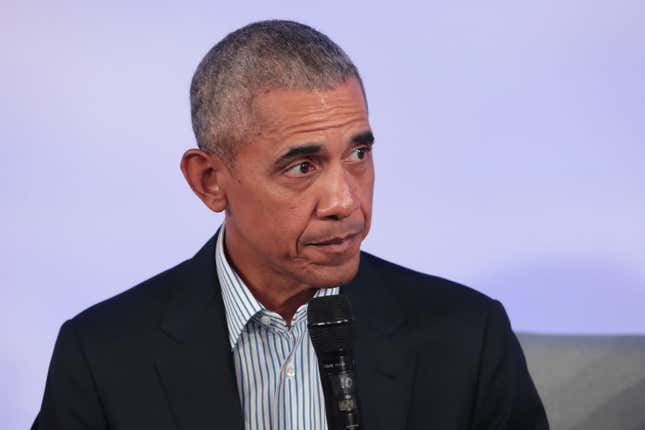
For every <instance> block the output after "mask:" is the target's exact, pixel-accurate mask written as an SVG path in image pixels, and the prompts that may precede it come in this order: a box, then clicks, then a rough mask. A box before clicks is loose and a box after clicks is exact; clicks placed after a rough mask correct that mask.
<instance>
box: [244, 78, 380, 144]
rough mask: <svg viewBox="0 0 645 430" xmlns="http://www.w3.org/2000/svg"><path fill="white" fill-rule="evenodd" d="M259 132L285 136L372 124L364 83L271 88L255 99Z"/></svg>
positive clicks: (351, 82) (265, 135) (273, 135)
mask: <svg viewBox="0 0 645 430" xmlns="http://www.w3.org/2000/svg"><path fill="white" fill-rule="evenodd" d="M253 111H254V114H255V117H256V118H255V119H256V136H264V137H266V138H270V139H271V138H278V139H284V138H286V137H287V136H288V135H293V134H296V133H306V132H316V131H325V130H330V131H331V130H332V129H341V128H344V127H348V126H350V125H351V123H364V125H365V126H369V122H368V116H367V109H366V106H365V100H364V97H363V93H362V90H361V87H360V83H359V82H358V81H357V80H356V79H354V80H351V79H350V80H348V81H347V82H346V83H344V84H342V85H340V86H338V87H336V88H334V89H331V90H271V91H266V92H264V93H262V94H260V95H258V96H257V97H256V98H255V99H254V103H253Z"/></svg>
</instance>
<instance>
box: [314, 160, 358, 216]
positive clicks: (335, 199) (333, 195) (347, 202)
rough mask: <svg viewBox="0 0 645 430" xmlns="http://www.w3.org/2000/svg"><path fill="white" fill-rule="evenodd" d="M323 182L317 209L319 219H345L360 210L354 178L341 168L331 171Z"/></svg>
mask: <svg viewBox="0 0 645 430" xmlns="http://www.w3.org/2000/svg"><path fill="white" fill-rule="evenodd" d="M325 176H326V177H325V180H324V181H321V183H320V186H321V190H320V198H319V200H318V206H317V208H316V214H317V215H318V217H319V218H327V219H343V218H346V217H348V216H350V215H351V214H352V212H354V211H355V210H356V209H358V207H359V205H360V202H359V200H358V198H357V196H356V193H355V187H354V184H353V182H352V176H351V175H350V174H349V173H348V172H347V171H345V169H343V168H342V167H341V166H338V167H337V168H335V169H330V170H329V171H328V172H327V174H326V175H325Z"/></svg>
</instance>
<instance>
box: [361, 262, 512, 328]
mask: <svg viewBox="0 0 645 430" xmlns="http://www.w3.org/2000/svg"><path fill="white" fill-rule="evenodd" d="M361 264H364V266H365V268H366V269H367V270H368V271H369V272H371V273H373V275H375V279H379V280H381V281H382V282H383V284H384V285H385V288H386V289H387V290H388V291H389V293H390V294H391V295H392V296H393V297H395V298H396V300H397V301H398V302H399V303H400V304H401V305H402V306H403V307H404V309H405V310H406V311H407V312H411V313H415V311H418V312H423V313H432V314H433V315H455V314H472V313H475V314H481V313H484V314H485V313H488V312H489V311H490V310H491V308H494V307H496V306H498V305H499V303H498V302H497V301H496V300H494V299H493V298H491V297H489V296H487V295H486V294H484V293H482V292H480V291H477V290H475V289H473V288H470V287H468V286H465V285H463V284H460V283H458V282H455V281H451V280H449V279H445V278H442V277H439V276H435V275H429V274H426V273H422V272H418V271H416V270H412V269H409V268H407V267H403V266H400V265H398V264H395V263H392V262H389V261H387V260H384V259H382V258H379V257H376V256H374V255H372V254H369V253H367V252H363V253H362V259H361Z"/></svg>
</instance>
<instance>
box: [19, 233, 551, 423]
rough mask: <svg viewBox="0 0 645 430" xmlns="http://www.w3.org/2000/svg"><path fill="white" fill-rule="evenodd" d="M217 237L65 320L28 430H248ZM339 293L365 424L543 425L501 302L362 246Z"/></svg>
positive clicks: (539, 405)
mask: <svg viewBox="0 0 645 430" xmlns="http://www.w3.org/2000/svg"><path fill="white" fill-rule="evenodd" d="M215 243H216V236H215V237H213V238H211V240H209V241H208V243H206V245H204V247H203V248H202V249H201V250H200V251H199V252H198V253H197V254H196V255H195V257H193V258H192V259H190V260H187V261H185V262H183V263H181V264H179V265H178V266H176V267H174V268H172V269H170V270H167V271H165V272H163V273H161V274H159V275H157V276H155V277H153V278H151V279H149V280H147V281H145V282H143V283H141V284H139V285H137V286H135V287H133V288H131V289H130V290H128V291H125V292H124V293H121V294H119V295H117V296H115V297H113V298H111V299H109V300H106V301H104V302H102V303H99V304H97V305H94V306H92V307H91V308H89V309H87V310H85V311H84V312H82V313H81V314H79V315H77V316H76V317H74V318H72V319H71V320H68V321H67V322H65V323H64V324H63V326H62V327H61V330H60V333H59V335H58V339H57V341H56V346H55V348H54V353H53V356H52V359H51V364H50V367H49V373H48V376H47V383H46V387H45V394H44V398H43V402H42V406H41V409H40V413H39V414H38V416H37V418H36V420H35V422H34V424H33V426H32V430H33V429H41V430H54V429H56V430H77V429H94V430H107V429H112V430H124V429H132V430H142V429H154V430H178V429H225V430H242V429H243V428H244V425H243V417H242V410H241V407H240V402H239V398H238V393H237V385H236V381H235V371H234V367H233V356H232V353H231V349H230V343H229V340H228V330H227V326H226V318H225V311H224V305H223V303H222V296H221V293H220V286H219V282H218V278H217V273H216V268H215ZM341 294H345V295H347V296H348V297H349V299H350V301H351V303H352V308H353V312H354V316H355V323H354V351H355V358H356V369H357V385H358V396H359V401H360V408H361V415H362V420H363V425H362V427H361V428H364V429H367V430H397V429H419V430H420V429H424V430H425V429H436V430H452V429H455V430H457V429H464V430H465V429H480V430H483V429H490V430H503V429H518V430H527V429H540V430H542V429H548V424H547V420H546V416H545V413H544V408H543V406H542V403H541V401H540V398H539V396H538V394H537V392H536V389H535V386H534V385H533V382H532V380H531V377H530V376H529V373H528V371H527V368H526V363H525V360H524V355H523V353H522V349H521V347H520V345H519V343H518V341H517V339H516V337H515V335H514V334H513V332H512V330H511V326H510V323H509V320H508V317H507V316H506V312H505V311H504V308H503V307H502V305H501V304H500V303H499V302H497V301H495V300H492V299H490V298H488V297H487V296H485V295H483V294H481V293H478V292H476V291H475V290H472V289H470V288H467V287H464V286H462V285H459V284H455V283H453V282H450V281H447V280H444V279H441V278H437V277H434V276H429V275H425V274H421V273H418V272H414V271H412V270H409V269H406V268H403V267H400V266H397V265H394V264H392V263H389V262H386V261H384V260H381V259H379V258H377V257H374V256H372V255H370V254H367V253H364V252H362V253H361V259H360V267H359V271H358V274H357V276H356V277H355V278H354V280H352V281H351V282H350V283H349V284H347V285H344V286H342V287H341Z"/></svg>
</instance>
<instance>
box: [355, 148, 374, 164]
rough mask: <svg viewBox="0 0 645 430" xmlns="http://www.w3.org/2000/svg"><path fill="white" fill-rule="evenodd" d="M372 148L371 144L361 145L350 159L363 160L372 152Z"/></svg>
mask: <svg viewBox="0 0 645 430" xmlns="http://www.w3.org/2000/svg"><path fill="white" fill-rule="evenodd" d="M371 150H372V148H370V147H369V146H359V147H358V148H355V149H354V150H353V151H352V153H351V155H350V156H349V158H350V160H352V161H361V160H363V159H365V157H366V156H367V153H368V152H370V151H371Z"/></svg>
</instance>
